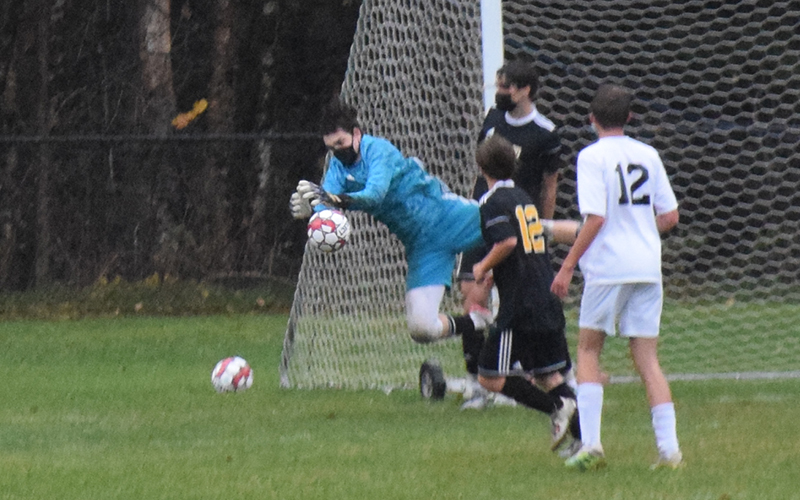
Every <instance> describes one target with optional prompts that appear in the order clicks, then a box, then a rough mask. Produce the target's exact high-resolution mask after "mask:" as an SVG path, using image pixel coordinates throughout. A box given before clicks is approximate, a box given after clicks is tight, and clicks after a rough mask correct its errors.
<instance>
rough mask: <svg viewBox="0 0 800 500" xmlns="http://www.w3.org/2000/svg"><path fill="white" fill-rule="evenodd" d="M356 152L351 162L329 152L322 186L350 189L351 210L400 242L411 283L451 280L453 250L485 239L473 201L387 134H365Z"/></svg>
mask: <svg viewBox="0 0 800 500" xmlns="http://www.w3.org/2000/svg"><path fill="white" fill-rule="evenodd" d="M359 153H360V155H361V156H360V158H359V160H358V161H357V162H356V163H354V164H353V165H351V166H349V167H345V166H344V165H343V164H342V163H341V162H340V161H339V160H337V159H336V158H335V157H332V158H331V160H330V164H329V165H328V171H327V172H326V174H325V179H324V180H323V183H322V187H323V189H325V191H328V192H329V193H333V194H347V195H349V196H350V198H351V203H350V206H349V207H348V208H349V209H350V210H362V211H364V212H367V213H368V214H370V215H372V216H373V217H374V218H375V219H377V220H379V221H381V222H383V223H384V224H386V226H387V227H388V228H389V230H390V231H391V232H392V233H394V234H395V235H396V236H397V237H398V238H399V239H400V241H402V242H403V245H404V246H405V248H406V254H407V257H408V265H409V274H408V279H407V281H408V287H409V288H415V287H418V286H425V285H433V284H444V285H447V286H449V285H450V278H451V275H452V270H453V266H454V263H455V256H456V255H457V254H458V253H461V252H463V251H464V250H467V249H470V248H473V247H475V246H477V245H480V244H482V242H483V240H482V238H481V233H480V213H479V209H478V205H477V203H476V202H474V201H472V200H468V199H466V198H463V197H461V196H457V195H455V194H453V193H451V192H450V190H449V189H448V188H447V186H446V185H445V184H444V183H443V182H442V181H441V180H439V179H438V178H436V177H434V176H432V175H430V174H428V173H427V172H426V171H425V170H424V169H423V167H422V163H421V162H420V161H419V160H417V159H416V158H405V157H404V156H403V154H402V153H401V152H400V150H399V149H397V148H396V147H395V146H394V145H393V144H392V143H391V142H389V141H387V140H386V139H382V138H380V137H373V136H370V135H363V136H362V138H361V144H360V146H359ZM320 209H321V207H319V206H318V207H317V210H320ZM448 266H449V267H448Z"/></svg>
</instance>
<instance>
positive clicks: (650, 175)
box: [577, 136, 678, 284]
mask: <svg viewBox="0 0 800 500" xmlns="http://www.w3.org/2000/svg"><path fill="white" fill-rule="evenodd" d="M577 170H578V207H579V209H580V212H581V215H582V216H584V217H586V216H587V215H590V214H591V215H599V216H601V217H603V218H605V224H604V225H603V227H602V229H600V232H599V233H598V235H597V237H596V238H595V240H594V241H593V242H592V244H591V245H590V246H589V248H588V249H587V250H586V252H585V253H584V254H583V256H582V257H581V259H580V268H581V272H582V273H583V276H584V280H585V282H586V283H587V284H589V283H592V284H616V283H660V282H661V236H660V235H659V233H658V228H657V227H656V219H655V215H656V214H662V213H665V212H670V211H672V210H675V209H676V208H677V207H678V202H677V200H676V199H675V193H674V192H673V191H672V187H671V186H670V184H669V179H668V178H667V172H666V170H664V164H663V163H662V162H661V157H660V156H659V155H658V152H657V151H656V150H655V149H654V148H653V147H651V146H648V145H647V144H644V143H643V142H640V141H637V140H636V139H633V138H631V137H628V136H610V137H604V138H602V139H600V140H598V141H597V142H595V143H594V144H591V145H589V146H587V147H586V148H584V149H583V150H582V151H581V152H580V153H579V154H578V163H577Z"/></svg>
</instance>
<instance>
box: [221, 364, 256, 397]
mask: <svg viewBox="0 0 800 500" xmlns="http://www.w3.org/2000/svg"><path fill="white" fill-rule="evenodd" d="M211 384H212V385H213V386H214V389H216V391H217V392H237V391H244V390H245V389H249V388H250V386H252V385H253V370H252V368H250V365H249V364H247V361H245V360H244V358H241V357H239V356H232V357H230V358H225V359H223V360H221V361H220V362H219V363H217V366H215V367H214V370H213V371H212V372H211Z"/></svg>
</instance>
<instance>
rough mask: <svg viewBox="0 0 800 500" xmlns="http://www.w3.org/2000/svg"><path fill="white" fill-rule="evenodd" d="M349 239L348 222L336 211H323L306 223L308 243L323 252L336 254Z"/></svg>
mask: <svg viewBox="0 0 800 500" xmlns="http://www.w3.org/2000/svg"><path fill="white" fill-rule="evenodd" d="M348 239H350V221H348V220H347V217H345V215H344V214H343V213H342V212H340V211H338V210H331V209H325V210H321V211H319V212H317V213H315V214H314V215H312V216H311V219H309V221H308V242H309V244H310V245H311V246H313V247H314V248H317V249H319V250H322V251H323V252H336V251H338V250H340V249H341V248H342V247H343V246H345V245H346V244H347V240H348Z"/></svg>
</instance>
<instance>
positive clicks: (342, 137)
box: [325, 129, 361, 167]
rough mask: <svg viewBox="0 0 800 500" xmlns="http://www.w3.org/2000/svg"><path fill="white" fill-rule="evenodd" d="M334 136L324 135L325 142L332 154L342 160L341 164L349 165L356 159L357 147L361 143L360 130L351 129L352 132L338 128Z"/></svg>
mask: <svg viewBox="0 0 800 500" xmlns="http://www.w3.org/2000/svg"><path fill="white" fill-rule="evenodd" d="M334 135H335V136H336V137H331V136H326V137H325V143H326V145H327V146H328V147H329V148H331V150H332V152H333V156H334V157H335V158H336V159H337V160H339V161H340V162H342V165H344V166H345V167H349V166H351V165H353V164H354V163H355V162H356V161H358V147H359V146H360V145H361V131H360V130H359V129H353V133H352V134H350V133H347V132H345V131H343V130H341V129H340V130H339V131H338V132H337V133H336V134H334Z"/></svg>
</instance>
